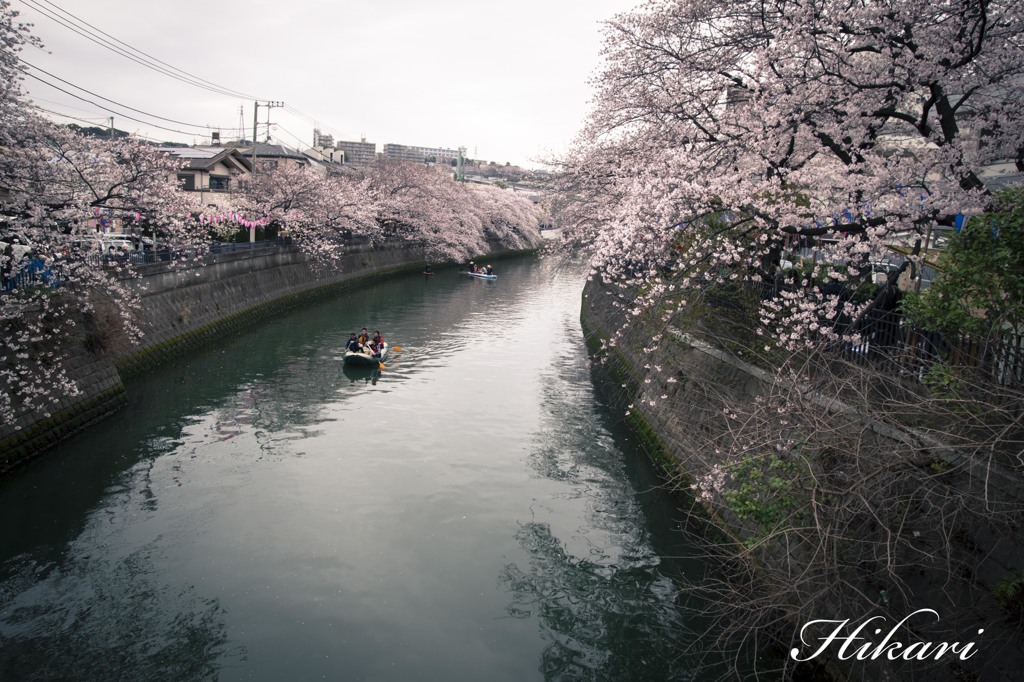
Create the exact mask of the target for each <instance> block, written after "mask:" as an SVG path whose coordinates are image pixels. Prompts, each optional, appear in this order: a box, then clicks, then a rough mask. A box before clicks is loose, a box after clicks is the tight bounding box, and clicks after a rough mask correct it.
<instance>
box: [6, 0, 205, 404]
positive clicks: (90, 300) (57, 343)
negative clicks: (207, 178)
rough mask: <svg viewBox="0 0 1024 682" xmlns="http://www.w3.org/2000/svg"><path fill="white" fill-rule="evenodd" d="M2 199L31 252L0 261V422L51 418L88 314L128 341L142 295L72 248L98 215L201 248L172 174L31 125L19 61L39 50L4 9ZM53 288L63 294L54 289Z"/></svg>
mask: <svg viewBox="0 0 1024 682" xmlns="http://www.w3.org/2000/svg"><path fill="white" fill-rule="evenodd" d="M0 42H2V45H3V49H2V50H0V80H2V82H3V85H2V86H0V88H2V89H0V192H2V199H3V230H4V232H5V233H13V234H19V235H21V236H23V237H24V238H26V239H27V240H28V241H29V242H30V243H31V246H32V251H31V254H30V257H27V258H26V257H23V254H15V253H14V252H13V250H9V251H8V252H6V253H4V254H3V255H0V263H2V266H3V272H4V275H5V277H4V287H3V289H4V290H3V292H2V293H0V304H2V310H3V315H2V320H0V324H2V331H3V334H2V336H0V423H3V424H10V423H12V422H13V421H14V419H15V415H16V413H17V412H25V411H36V412H40V413H43V414H46V413H47V411H48V410H49V409H51V407H50V406H51V405H52V404H53V403H54V401H55V400H56V399H58V398H59V397H62V396H66V395H74V394H76V393H77V387H76V386H75V384H74V382H73V381H72V380H71V379H70V378H69V376H68V373H67V371H68V370H67V358H68V355H67V354H68V353H69V352H71V350H70V346H69V341H70V340H73V339H79V340H81V338H82V335H83V332H82V327H81V324H80V323H81V322H82V321H83V318H82V316H83V315H86V316H88V315H90V314H92V313H94V312H95V310H96V306H97V305H98V304H99V303H100V302H103V304H104V306H105V307H106V308H108V309H112V310H114V311H115V316H116V317H117V318H118V319H119V320H120V324H122V325H123V326H124V331H125V332H126V333H127V335H128V336H129V337H130V338H136V337H137V336H138V330H137V329H136V328H135V327H134V326H133V325H132V323H131V320H132V316H131V310H132V308H133V306H134V305H136V303H137V296H136V294H135V293H133V289H132V288H131V287H130V286H128V284H127V283H126V281H125V279H124V276H125V275H130V274H131V271H130V269H127V268H125V267H124V265H123V264H119V263H118V262H116V261H115V262H103V261H101V260H100V259H99V258H98V257H87V255H86V254H84V253H83V252H82V251H81V250H80V249H76V248H75V247H76V245H78V244H79V243H80V242H79V240H80V239H81V234H82V233H86V232H91V231H92V227H91V225H90V223H91V222H92V221H94V220H95V218H96V216H97V214H99V213H102V215H104V216H111V217H114V218H116V219H120V220H123V221H126V222H128V223H134V222H138V223H140V224H145V225H146V227H147V229H148V230H155V231H157V232H159V233H160V234H162V235H164V237H165V238H168V239H173V240H174V241H175V242H176V243H179V244H187V243H189V242H192V241H194V240H195V239H197V238H199V237H200V236H201V235H200V231H198V230H196V229H195V221H194V220H192V219H191V218H190V215H191V213H192V211H193V209H194V207H193V205H192V202H191V200H190V198H189V197H188V196H187V195H186V194H185V193H184V192H181V191H180V190H179V189H178V187H177V186H176V181H175V175H176V171H177V169H178V163H177V162H175V161H173V160H172V159H170V158H169V157H168V156H167V155H165V154H162V153H160V152H159V151H158V150H157V149H155V148H152V147H149V146H147V145H144V144H141V143H139V142H137V141H134V140H120V141H116V142H110V141H102V140H96V139H88V138H84V137H82V136H80V135H78V134H76V133H74V132H72V131H70V130H68V129H66V128H63V127H60V126H57V125H54V124H52V123H50V122H49V121H47V120H45V119H44V118H42V117H41V116H40V115H39V114H37V113H36V112H35V110H34V108H33V107H32V106H31V105H30V104H29V103H27V102H26V101H25V100H24V99H23V97H22V95H21V91H20V87H19V82H20V72H19V68H18V62H17V53H18V51H19V50H20V49H21V48H22V47H23V46H24V45H26V44H30V43H32V42H34V41H33V40H32V38H31V37H30V36H29V35H28V32H27V29H26V27H25V26H24V25H21V24H19V23H18V22H17V13H16V12H14V11H12V10H11V9H10V6H9V4H8V3H6V2H2V3H0ZM58 284H59V286H57V285H58Z"/></svg>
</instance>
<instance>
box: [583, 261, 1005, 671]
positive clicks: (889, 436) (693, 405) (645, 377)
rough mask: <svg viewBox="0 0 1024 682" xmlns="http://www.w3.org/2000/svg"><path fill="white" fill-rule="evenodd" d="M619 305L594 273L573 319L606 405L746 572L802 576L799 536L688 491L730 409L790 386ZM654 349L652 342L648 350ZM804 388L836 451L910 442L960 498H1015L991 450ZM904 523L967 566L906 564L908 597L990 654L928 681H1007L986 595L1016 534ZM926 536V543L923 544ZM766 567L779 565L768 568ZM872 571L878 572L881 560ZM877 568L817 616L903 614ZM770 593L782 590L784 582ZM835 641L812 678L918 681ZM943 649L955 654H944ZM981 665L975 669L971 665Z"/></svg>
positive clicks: (890, 448)
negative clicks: (855, 605)
mask: <svg viewBox="0 0 1024 682" xmlns="http://www.w3.org/2000/svg"><path fill="white" fill-rule="evenodd" d="M622 295H625V296H626V298H622V297H621V296H622ZM629 309H630V306H629V305H628V294H622V292H621V291H620V290H619V289H617V288H615V287H613V286H607V285H604V284H602V283H600V282H599V281H596V280H592V281H590V282H589V283H588V284H587V286H586V287H585V289H584V294H583V302H582V311H581V322H582V325H583V329H584V333H585V335H586V337H587V341H588V345H589V346H590V348H591V351H592V354H593V355H594V357H595V359H598V360H599V361H600V363H599V364H598V367H599V370H598V372H597V377H596V378H597V379H598V382H599V384H600V385H599V388H601V389H603V390H602V394H603V395H604V396H605V398H606V399H607V400H609V401H610V402H611V403H613V407H614V409H616V410H617V411H619V413H620V414H623V415H626V416H625V419H626V421H627V422H628V423H629V425H630V427H631V429H632V431H633V432H634V434H635V435H636V436H637V437H638V438H639V440H640V441H641V442H642V443H643V445H644V447H645V450H646V451H647V452H648V454H649V455H650V456H651V457H652V458H653V459H654V460H655V461H656V463H658V464H659V465H660V466H661V467H662V468H663V470H664V471H665V472H666V474H667V476H668V477H669V478H670V480H671V481H672V482H673V484H675V485H677V486H679V488H680V490H681V491H682V492H683V493H684V495H685V496H686V497H687V498H688V499H689V500H690V502H691V503H693V505H694V508H695V509H699V510H700V512H701V513H700V515H701V516H702V517H703V518H704V519H705V521H706V522H707V523H708V524H709V525H708V526H707V528H708V531H709V537H718V538H720V539H721V540H722V542H723V543H724V545H728V546H730V547H732V548H734V549H735V552H736V554H735V555H734V556H737V557H738V556H739V554H741V553H742V554H743V555H744V560H745V561H747V562H748V563H749V562H754V563H755V564H758V565H754V566H752V567H751V568H752V569H753V573H755V574H760V575H763V576H765V577H766V579H767V577H768V576H773V575H774V576H779V575H793V576H798V578H797V579H799V577H800V576H802V575H803V574H802V570H803V569H805V568H807V567H808V566H809V559H808V557H809V554H810V553H809V552H808V551H807V547H801V546H799V542H793V543H792V544H790V541H789V540H788V539H785V540H784V541H782V542H775V543H771V542H760V540H761V539H762V538H764V537H765V528H764V526H763V525H759V524H758V523H757V522H755V521H754V519H753V518H752V517H751V515H750V514H744V513H742V511H738V510H737V509H734V508H732V507H731V506H730V502H729V500H728V499H726V498H725V497H724V496H723V495H721V494H712V495H710V496H709V497H707V498H706V499H702V498H701V497H694V495H693V494H692V493H691V490H690V486H691V484H692V483H693V482H694V481H695V480H700V479H702V477H705V476H706V475H707V474H708V473H709V471H711V469H712V467H713V466H714V464H715V463H716V461H721V459H720V458H719V456H718V455H716V452H715V451H716V448H717V447H718V446H719V445H722V447H723V449H725V445H723V444H725V443H729V442H730V439H731V438H732V437H733V433H732V432H733V431H734V430H735V424H730V420H729V418H728V416H727V414H728V410H729V409H730V408H734V407H735V406H736V405H742V404H744V403H752V402H754V401H757V400H758V399H765V398H766V397H768V396H770V395H771V394H772V393H773V392H776V393H777V392H779V391H780V390H791V389H792V387H788V388H787V387H780V382H779V380H778V379H777V377H776V375H775V374H774V373H773V372H769V371H766V370H764V369H762V368H760V367H757V366H755V365H754V364H752V363H748V362H745V361H744V360H743V358H742V357H737V355H736V353H734V352H725V351H723V350H722V349H720V348H717V347H714V346H712V345H710V344H708V343H705V342H702V341H701V340H699V339H695V338H693V337H691V336H689V335H688V334H685V333H683V332H680V331H679V330H674V329H671V328H666V327H665V326H664V323H663V322H651V321H649V320H645V319H644V317H642V316H641V317H634V316H633V315H632V314H631V313H630V311H629ZM620 332H621V333H620ZM659 336H660V337H661V338H660V340H659V341H658V342H657V343H652V338H657V337H659ZM645 347H646V348H645ZM654 347H656V349H654V350H652V348H654ZM802 395H804V396H805V397H806V403H807V404H808V405H811V406H812V409H813V410H814V411H820V415H821V421H822V423H828V424H833V425H836V426H835V428H834V431H833V435H834V437H835V438H836V439H837V440H836V441H834V442H833V443H832V444H833V445H835V446H838V447H840V448H846V449H847V451H848V452H851V453H855V452H858V448H860V447H870V448H874V449H875V450H876V451H879V452H892V453H904V452H908V451H909V450H910V449H914V450H915V451H920V452H927V453H928V457H929V458H931V459H930V460H929V461H928V462H927V463H926V464H925V465H924V466H925V468H926V469H927V468H929V467H931V468H933V469H934V472H933V473H935V474H936V476H942V477H944V484H946V483H948V485H949V487H950V488H953V489H955V490H956V492H958V493H959V492H962V493H964V497H967V496H968V495H972V496H975V497H977V498H978V499H987V500H989V501H991V502H992V503H996V501H998V504H1002V505H1004V506H1005V508H1013V509H1017V510H1019V509H1020V508H1021V507H1022V506H1024V486H1022V485H1021V483H1022V480H1021V477H1020V475H1019V473H1018V472H1015V471H1013V470H1011V469H1009V468H1007V467H1001V466H999V465H997V464H996V463H994V462H993V461H991V460H990V459H989V460H986V461H978V462H974V461H965V460H964V459H963V456H962V453H960V452H958V450H957V449H956V448H951V447H948V446H946V445H945V444H943V443H940V442H938V441H936V440H935V439H929V438H928V437H926V436H925V435H923V434H921V433H917V432H915V431H913V430H912V429H905V428H900V427H893V426H892V425H891V424H881V423H875V422H872V420H871V419H870V418H869V417H864V415H862V414H860V413H859V412H858V410H856V409H855V408H854V407H851V406H850V405H848V404H844V403H843V402H841V401H839V400H837V399H836V398H835V397H834V396H833V397H826V396H821V395H816V394H814V393H813V392H809V391H803V392H802ZM781 418H783V417H780V419H781ZM847 425H848V428H847ZM844 439H845V440H844ZM926 473H927V472H926ZM704 480H706V479H704ZM982 488H984V489H982ZM732 499H735V498H732ZM971 499H974V497H971ZM769 504H770V502H769ZM951 522H952V520H951ZM906 531H907V533H908V534H913V537H914V538H919V539H920V541H921V543H922V546H924V547H925V548H927V547H928V546H934V547H935V552H936V553H939V554H943V556H938V558H937V560H936V562H935V563H936V564H939V565H943V564H945V563H946V562H947V561H948V562H949V564H950V565H957V566H961V567H963V569H962V570H964V571H967V572H968V573H969V574H968V575H964V576H962V577H963V578H964V580H963V582H962V584H954V583H951V582H950V574H949V573H948V572H947V573H942V572H941V571H935V570H934V567H925V566H921V567H919V568H915V567H909V568H910V569H912V570H910V571H904V574H903V576H902V579H903V580H904V585H908V586H909V588H910V589H911V590H912V594H910V595H909V601H911V602H916V604H917V605H918V607H932V608H936V609H937V610H938V611H940V615H941V616H942V617H943V618H945V619H946V620H947V621H948V620H950V619H951V617H954V616H958V617H962V618H963V619H964V620H963V626H962V633H963V640H962V641H964V642H966V641H970V640H972V639H973V640H980V639H981V638H980V636H979V635H976V634H975V633H976V630H977V629H978V628H985V630H986V633H987V634H986V635H985V638H984V640H985V641H979V642H978V644H977V646H979V647H982V648H983V649H985V653H984V656H986V657H988V658H989V660H986V661H983V660H981V659H982V654H979V655H978V656H977V657H976V658H975V659H974V660H970V661H967V662H961V661H959V660H956V661H954V662H953V665H946V664H947V663H948V662H949V661H948V660H946V661H943V665H940V666H932V667H931V668H929V671H928V675H929V677H930V679H932V680H934V681H936V682H938V681H939V680H961V679H963V680H967V679H970V680H977V679H986V680H989V679H991V680H1010V679H1015V678H1014V676H1013V675H1014V674H1015V671H1016V670H1019V668H1018V667H1015V666H1017V665H1019V664H1021V661H1019V660H1018V661H1017V662H1016V663H1012V662H1006V663H1000V662H999V658H998V657H1000V656H1005V654H1006V651H1007V647H1011V646H1015V645H1014V644H1013V642H1019V639H1016V637H1017V636H1016V635H1015V634H1014V632H1013V629H1014V625H1013V623H1012V622H1011V623H1007V622H1005V621H1006V618H1005V616H1004V614H1002V613H1000V610H999V609H998V608H996V606H995V602H994V600H993V598H992V597H993V591H994V589H993V588H994V585H996V584H997V583H998V581H999V580H1000V579H1001V578H1005V577H1006V576H1012V575H1024V573H1022V572H1021V569H1022V568H1024V565H1022V561H1024V557H1022V552H1021V550H1020V548H1019V547H1017V546H1010V545H1013V544H1014V543H1007V542H1005V538H1004V540H1003V541H1001V542H1000V541H999V539H998V538H999V537H1000V536H998V535H996V534H994V533H993V532H992V531H991V529H987V528H983V527H981V526H979V525H977V524H974V525H971V524H969V523H967V522H964V523H963V526H962V527H961V528H959V529H958V530H957V532H956V533H954V534H953V536H954V541H955V545H956V546H953V547H950V545H949V543H948V542H946V544H943V542H942V540H945V539H946V536H942V537H940V536H939V535H938V532H939V531H940V529H935V528H928V527H918V526H912V525H910V522H909V521H908V526H907V529H906ZM781 537H783V538H786V537H787V536H785V535H782V536H781ZM927 542H933V543H934V544H933V545H927V544H925V543H927ZM754 545H757V548H758V549H757V550H756V551H746V549H748V548H751V547H753V546H754ZM879 551H880V552H881V555H880V556H881V557H882V560H883V562H884V556H885V547H884V546H881V547H879ZM947 553H948V556H947V555H946V554H947ZM767 564H772V565H774V566H775V567H779V566H784V567H785V568H784V569H782V570H776V571H766V570H764V568H765V567H766V565H767ZM880 573H881V574H882V575H883V576H884V573H885V571H884V567H883V570H882V571H880ZM907 573H912V574H913V575H907ZM877 575H878V574H874V575H872V579H871V580H867V579H865V580H864V583H863V584H858V585H856V587H855V588H854V587H851V588H850V589H851V590H854V589H857V590H863V591H862V592H861V593H860V594H861V595H862V596H863V604H861V605H860V606H862V607H863V608H862V609H861V611H860V613H840V612H839V610H840V609H838V608H834V609H831V611H833V612H828V613H819V614H817V615H816V617H817V618H823V619H840V620H841V619H843V618H857V617H860V616H861V615H863V614H869V615H877V614H879V613H883V614H884V617H886V618H888V620H889V622H890V623H891V622H893V621H894V619H895V620H899V617H898V616H902V615H907V614H892V613H887V612H886V611H885V605H886V604H887V603H888V602H887V594H886V588H890V589H889V591H890V592H893V593H895V590H893V589H891V587H890V585H888V584H887V583H884V582H881V581H878V580H877V579H876V576H877ZM958 580H959V578H958ZM774 592H778V593H780V594H784V593H785V590H784V589H783V590H775V591H774ZM774 592H773V593H774ZM950 593H958V594H957V597H956V601H959V602H960V603H966V604H968V605H970V606H971V610H972V612H971V613H966V611H965V610H964V609H960V611H962V612H961V613H950V611H955V610H957V609H955V608H954V607H953V605H952V601H946V598H947V597H949V594H950ZM965 595H966V596H965ZM949 598H950V599H953V598H952V597H949ZM943 605H944V606H943ZM775 606H777V607H778V608H779V610H781V611H786V610H790V609H787V604H785V603H781V604H776V605H775ZM847 610H849V609H847ZM911 610H913V608H911ZM800 627H801V623H792V629H791V631H792V632H794V633H796V632H798V631H799V628H800ZM914 636H915V637H919V638H920V637H923V636H924V635H922V634H921V633H920V632H917V633H915V634H914ZM796 644H799V640H797V642H796ZM837 648H838V645H837V646H836V647H833V648H832V650H831V651H830V652H829V654H828V656H821V657H820V660H818V661H816V663H822V664H824V670H818V671H816V672H815V673H814V675H825V676H827V677H830V678H832V679H876V680H878V679H890V680H900V679H917V677H916V676H915V675H914V674H911V675H910V676H909V677H908V675H907V672H908V671H907V666H903V667H902V668H900V667H896V668H894V667H892V666H891V665H890V664H889V663H888V662H887V661H885V660H884V657H883V660H881V661H868V662H866V663H861V662H859V661H853V662H849V661H847V662H842V661H839V660H838V659H837V657H836V656H835V653H836V652H835V650H836V649H837ZM995 649H999V650H1000V651H999V652H997V651H995ZM784 655H785V652H783V656H784ZM950 658H953V657H951V656H947V659H950ZM1015 658H1018V659H1019V657H1015ZM916 667H917V670H916V671H915V672H916V674H918V675H919V674H920V673H921V668H923V667H924V666H923V665H918V666H916ZM979 669H981V670H982V671H983V674H981V673H979V672H978V670H979ZM979 674H981V676H980V677H979V676H978V675H979Z"/></svg>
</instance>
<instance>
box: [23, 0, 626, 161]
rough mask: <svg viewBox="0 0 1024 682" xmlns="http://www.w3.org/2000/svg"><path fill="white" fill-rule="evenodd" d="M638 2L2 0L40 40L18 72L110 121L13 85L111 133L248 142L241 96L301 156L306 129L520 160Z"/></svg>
mask: <svg viewBox="0 0 1024 682" xmlns="http://www.w3.org/2000/svg"><path fill="white" fill-rule="evenodd" d="M637 4H639V0H518V1H516V2H505V3H498V2H480V1H479V0H477V1H470V0H363V1H362V2H354V1H353V0H292V1H291V2H283V1H282V0H220V1H219V2H209V1H208V0H202V1H200V0H174V1H170V0H149V1H148V2H139V0H52V1H51V0H13V2H12V5H13V7H14V9H16V10H18V11H19V12H21V19H23V20H25V21H29V22H31V23H32V24H34V26H33V29H32V32H33V34H34V35H36V36H37V37H39V38H40V39H41V40H42V41H43V43H44V45H45V49H44V50H38V49H36V48H28V49H26V50H25V51H24V52H23V53H22V55H21V56H22V58H23V59H24V60H25V61H26V62H28V63H29V64H32V65H33V66H34V67H37V68H39V69H43V70H45V71H48V72H49V73H50V74H52V75H47V74H45V73H42V72H40V71H35V70H33V69H29V72H30V73H33V74H34V75H36V76H37V77H38V78H42V79H45V80H46V81H49V82H50V83H51V84H53V85H56V86H58V87H60V88H63V89H65V90H67V91H69V92H71V93H74V94H75V95H78V96H79V97H80V98H85V99H87V100H91V101H93V102H95V103H97V104H99V105H102V106H103V107H107V108H110V109H113V110H114V112H113V113H111V112H108V111H104V110H103V109H102V108H101V107H100V106H95V105H93V104H89V103H86V102H84V101H82V100H81V99H76V98H75V97H73V96H71V95H68V94H65V93H62V92H59V91H58V90H56V89H54V88H53V87H51V86H50V85H44V84H43V83H42V82H40V81H39V80H35V79H33V78H26V79H25V82H24V89H25V90H26V92H27V93H28V94H29V95H30V96H31V97H32V98H33V99H34V100H35V101H36V102H37V104H39V105H40V106H41V107H43V108H45V109H50V110H52V111H55V112H60V113H62V114H68V115H71V116H75V117H78V118H81V119H85V120H86V121H89V122H93V123H95V124H96V125H103V126H105V125H106V122H105V121H106V119H107V117H109V116H111V115H113V116H114V125H115V126H116V127H117V128H120V129H122V130H127V131H130V132H134V133H139V134H142V135H144V136H146V137H149V138H154V139H158V140H173V141H178V142H187V143H190V144H209V140H210V137H209V133H208V132H204V130H203V128H202V127H201V126H213V127H214V128H215V129H220V131H221V137H222V139H225V140H228V139H236V138H238V137H240V136H241V135H240V134H239V132H238V129H239V126H240V125H242V126H244V128H245V131H244V136H245V137H246V138H249V137H251V133H252V121H253V100H254V98H258V100H259V101H260V102H261V103H265V102H267V101H278V102H283V103H284V104H285V105H286V106H285V107H279V108H273V109H270V110H269V115H270V120H271V122H272V123H274V124H275V125H274V128H273V130H272V135H273V137H274V139H275V141H278V142H281V143H283V144H287V145H290V146H294V147H299V146H303V147H304V148H305V147H308V146H310V145H311V144H312V136H313V127H314V124H315V123H319V125H320V128H321V130H322V131H323V132H324V133H328V134H331V135H333V136H334V139H335V140H336V141H337V140H358V139H360V138H363V137H365V138H366V140H367V141H369V142H375V143H377V145H378V151H379V150H380V147H381V146H382V145H383V144H384V143H388V142H394V143H398V144H407V145H422V146H434V147H446V148H456V147H459V146H463V147H465V148H466V149H467V155H468V156H469V157H471V158H478V159H483V160H487V161H496V162H498V163H505V162H506V161H508V162H512V163H513V164H519V165H529V166H533V165H536V163H535V161H536V160H538V159H543V158H545V157H546V156H549V155H550V154H552V153H554V154H557V153H559V152H561V151H563V150H564V149H565V148H566V145H567V144H568V143H569V141H570V140H571V139H572V137H573V135H574V134H575V133H576V132H577V131H578V130H579V128H580V125H581V123H582V121H583V118H584V117H585V116H586V114H587V111H588V106H589V99H590V95H591V90H590V87H589V85H588V79H589V78H590V77H591V76H592V75H593V73H594V70H595V69H596V67H597V66H598V64H599V55H598V52H599V49H600V45H601V38H602V36H601V26H600V24H601V22H602V21H604V20H607V19H611V18H612V17H614V16H615V15H616V14H618V13H620V12H625V11H628V10H630V9H632V8H633V7H634V6H636V5H637ZM44 10H45V12H46V14H44V13H43V11H44ZM68 13H70V15H72V16H69V14H68ZM47 14H48V15H49V16H47ZM54 17H56V18H59V19H61V21H62V22H64V23H65V24H69V25H70V24H77V25H78V28H77V29H76V30H77V31H79V32H87V33H91V34H93V36H94V40H90V39H88V38H87V37H85V36H83V35H81V34H80V33H76V32H74V31H72V30H71V29H69V28H68V27H66V26H64V25H61V24H60V23H58V22H57V21H55V20H54ZM86 24H88V25H91V27H90V26H88V25H86ZM103 34H107V35H106V36H105V35H103ZM96 38H98V40H97V39H96ZM118 41H120V43H123V44H127V45H128V46H130V48H135V49H136V50H139V51H141V52H143V53H146V54H147V55H149V56H148V57H145V56H141V55H137V54H136V57H137V58H138V59H150V60H151V61H156V60H158V61H159V62H163V63H165V64H166V65H169V66H170V67H174V68H175V69H178V70H180V71H181V72H184V74H182V73H178V75H179V76H180V77H181V78H183V79H186V78H195V79H201V80H203V81H207V82H209V83H212V84H216V85H217V86H220V88H223V89H226V90H230V91H231V93H228V94H225V93H216V92H211V91H210V90H207V89H202V88H199V87H196V86H194V85H190V84H188V83H185V82H182V80H178V79H175V78H173V77H171V76H168V75H164V74H161V73H158V72H157V71H154V70H153V69H150V68H147V67H145V66H143V65H141V64H138V63H136V62H134V61H132V60H130V59H128V58H127V57H125V56H123V55H119V54H116V53H115V52H112V51H111V50H109V49H107V48H106V47H104V45H106V46H110V47H115V48H119V49H121V50H124V51H130V50H129V48H128V47H125V45H123V44H120V43H119V42H118ZM157 65H158V66H161V68H164V69H167V68H168V67H167V66H163V65H160V64H159V63H158V64H157ZM185 74H187V75H185ZM58 79H63V80H64V81H67V83H62V82H61V81H59V80H58ZM68 83H70V84H73V86H76V87H72V85H69V84H68ZM79 88H84V89H85V90H88V91H91V93H93V94H90V93H87V92H83V91H82V90H81V89H79ZM101 98H107V99H106V100H105V99H101ZM108 100H113V101H114V102H116V103H117V104H113V103H111V102H110V101H108ZM133 109H134V110H135V111H133ZM140 112H145V113H140ZM267 115H268V109H267V108H265V107H260V109H259V120H260V124H261V125H260V139H263V137H264V135H265V132H264V131H265V127H264V126H263V123H265V122H266V121H267ZM157 116H160V117H164V118H165V119H172V120H173V122H172V121H168V120H161V119H158V118H156V117H157ZM128 117H134V118H137V119H141V120H142V121H145V123H142V122H139V121H133V120H130V119H129V118H128ZM51 118H54V120H61V121H63V122H77V123H79V124H80V125H85V123H84V122H83V121H71V120H70V119H67V118H64V119H58V118H57V117H53V116H51ZM153 124H156V125H160V126H164V127H165V128H169V129H173V130H174V131H182V132H172V131H171V130H161V129H159V128H157V127H154V125H153Z"/></svg>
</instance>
